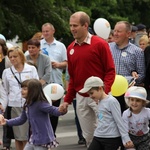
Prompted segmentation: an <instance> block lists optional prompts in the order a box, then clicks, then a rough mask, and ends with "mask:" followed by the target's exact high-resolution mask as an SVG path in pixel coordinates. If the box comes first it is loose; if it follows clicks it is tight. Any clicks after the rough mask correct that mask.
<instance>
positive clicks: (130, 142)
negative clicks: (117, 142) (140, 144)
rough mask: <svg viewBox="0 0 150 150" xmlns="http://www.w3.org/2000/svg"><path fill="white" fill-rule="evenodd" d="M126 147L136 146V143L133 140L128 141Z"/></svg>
mask: <svg viewBox="0 0 150 150" xmlns="http://www.w3.org/2000/svg"><path fill="white" fill-rule="evenodd" d="M124 147H125V148H134V144H133V142H132V141H128V142H127V143H126V144H125V145H124Z"/></svg>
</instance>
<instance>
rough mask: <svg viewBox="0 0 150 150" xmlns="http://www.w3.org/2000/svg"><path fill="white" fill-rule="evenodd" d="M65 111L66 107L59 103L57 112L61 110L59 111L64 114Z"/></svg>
mask: <svg viewBox="0 0 150 150" xmlns="http://www.w3.org/2000/svg"><path fill="white" fill-rule="evenodd" d="M67 111H68V110H67V108H65V107H64V105H63V104H61V105H60V106H59V112H61V113H63V114H66V113H67Z"/></svg>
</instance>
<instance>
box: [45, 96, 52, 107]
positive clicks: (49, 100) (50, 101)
mask: <svg viewBox="0 0 150 150" xmlns="http://www.w3.org/2000/svg"><path fill="white" fill-rule="evenodd" d="M44 94H45V97H46V98H47V100H48V102H49V103H50V105H52V100H51V99H50V97H49V96H48V95H47V94H46V93H44Z"/></svg>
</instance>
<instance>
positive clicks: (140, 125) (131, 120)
mask: <svg viewBox="0 0 150 150" xmlns="http://www.w3.org/2000/svg"><path fill="white" fill-rule="evenodd" d="M130 116H131V117H130ZM122 118H123V120H124V122H125V126H126V128H127V129H128V131H129V133H130V134H132V135H135V136H142V135H144V134H147V133H148V132H149V126H148V125H149V120H150V108H145V107H143V109H142V110H141V112H140V113H139V114H133V113H132V115H131V111H130V109H127V110H126V111H124V112H123V116H122Z"/></svg>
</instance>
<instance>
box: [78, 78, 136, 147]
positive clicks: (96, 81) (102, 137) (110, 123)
mask: <svg viewBox="0 0 150 150" xmlns="http://www.w3.org/2000/svg"><path fill="white" fill-rule="evenodd" d="M79 92H80V93H88V94H89V96H90V97H91V98H92V99H93V100H94V101H95V102H96V103H97V104H98V125H97V128H96V130H95V132H94V137H93V140H92V143H91V144H90V146H89V148H88V150H117V149H118V148H119V146H120V145H122V142H123V144H124V146H125V147H126V148H132V147H134V145H133V143H132V141H131V140H130V137H129V135H128V131H127V130H126V128H125V126H124V122H123V119H122V117H121V109H120V105H119V102H118V101H117V99H116V98H114V97H113V96H111V95H107V94H106V93H105V91H104V83H103V81H102V80H101V79H100V78H99V77H94V76H92V77H89V78H88V79H87V80H86V81H85V83H84V87H83V89H81V90H80V91H79ZM89 121H90V120H89Z"/></svg>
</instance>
